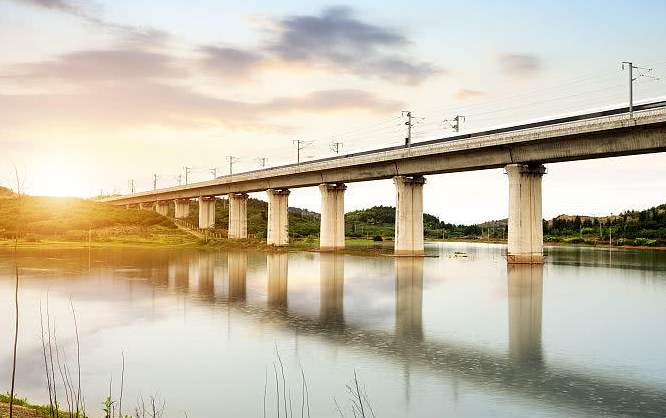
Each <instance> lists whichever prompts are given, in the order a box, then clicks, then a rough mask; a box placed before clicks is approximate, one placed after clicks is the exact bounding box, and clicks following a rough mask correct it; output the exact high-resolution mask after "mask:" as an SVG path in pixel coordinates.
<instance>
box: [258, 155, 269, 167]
mask: <svg viewBox="0 0 666 418" xmlns="http://www.w3.org/2000/svg"><path fill="white" fill-rule="evenodd" d="M266 160H268V158H266V157H259V158H257V163H258V164H259V165H260V166H261V168H266Z"/></svg>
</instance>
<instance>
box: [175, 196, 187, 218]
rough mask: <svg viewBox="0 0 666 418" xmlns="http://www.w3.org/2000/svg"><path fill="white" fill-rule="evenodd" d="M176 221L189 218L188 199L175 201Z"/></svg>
mask: <svg viewBox="0 0 666 418" xmlns="http://www.w3.org/2000/svg"><path fill="white" fill-rule="evenodd" d="M174 202H175V204H176V208H175V216H176V219H183V218H187V217H188V216H190V199H176V200H175V201H174Z"/></svg>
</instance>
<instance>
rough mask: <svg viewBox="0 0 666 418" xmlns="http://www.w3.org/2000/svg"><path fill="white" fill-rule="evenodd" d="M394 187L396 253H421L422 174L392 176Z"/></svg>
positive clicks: (423, 182) (414, 254) (423, 180)
mask: <svg viewBox="0 0 666 418" xmlns="http://www.w3.org/2000/svg"><path fill="white" fill-rule="evenodd" d="M393 183H394V184H395V189H396V194H397V197H396V206H395V249H394V252H395V254H396V255H413V256H419V255H423V185H424V184H425V178H423V177H422V176H413V177H406V176H396V177H393Z"/></svg>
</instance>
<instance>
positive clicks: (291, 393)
mask: <svg viewBox="0 0 666 418" xmlns="http://www.w3.org/2000/svg"><path fill="white" fill-rule="evenodd" d="M275 358H276V361H274V362H273V373H272V377H273V382H269V374H270V373H269V372H268V368H266V373H265V381H264V393H263V417H264V418H266V417H268V416H274V417H277V418H294V398H296V399H298V398H299V397H300V416H301V418H305V417H307V418H311V415H310V388H309V386H308V380H307V379H306V377H305V370H304V369H303V366H299V367H300V394H299V393H298V389H294V388H293V387H292V386H290V384H289V381H288V379H287V377H286V373H285V367H284V363H283V362H282V357H281V356H280V352H279V350H278V348H277V346H276V347H275ZM273 383H275V384H274V385H273ZM269 386H271V387H273V386H274V388H275V390H274V391H273V393H274V402H275V403H274V406H275V408H274V409H273V408H271V406H270V404H269V402H268V394H269V391H268V388H269ZM345 387H346V389H347V394H348V399H347V400H346V402H345V404H344V406H343V405H341V404H340V402H338V400H337V399H336V398H335V396H334V397H333V398H332V401H333V404H334V406H335V409H336V411H337V413H338V415H339V416H340V417H341V418H344V417H345V416H347V415H345V412H347V413H349V412H350V413H351V416H353V417H354V418H369V417H373V418H375V417H376V415H375V411H374V410H373V408H372V405H371V403H370V399H369V397H368V394H367V391H366V389H365V387H364V386H363V385H362V384H361V383H360V381H359V378H358V374H357V373H356V370H354V379H353V380H352V381H351V382H350V383H348V384H347V385H346V386H345ZM299 395H300V396H299ZM296 402H298V400H297V401H296ZM298 406H299V405H298V404H297V405H296V408H298Z"/></svg>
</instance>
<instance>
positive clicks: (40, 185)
mask: <svg viewBox="0 0 666 418" xmlns="http://www.w3.org/2000/svg"><path fill="white" fill-rule="evenodd" d="M30 183H32V184H33V185H34V187H31V188H32V189H34V191H33V194H37V195H43V196H58V197H70V196H82V195H83V194H84V193H85V192H84V184H83V182H82V179H81V171H80V170H78V169H77V168H76V167H74V166H73V165H72V164H68V163H67V162H66V161H63V160H60V161H49V162H47V163H45V164H42V165H41V166H40V168H39V170H38V171H37V173H36V176H35V178H34V181H31V182H30Z"/></svg>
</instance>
